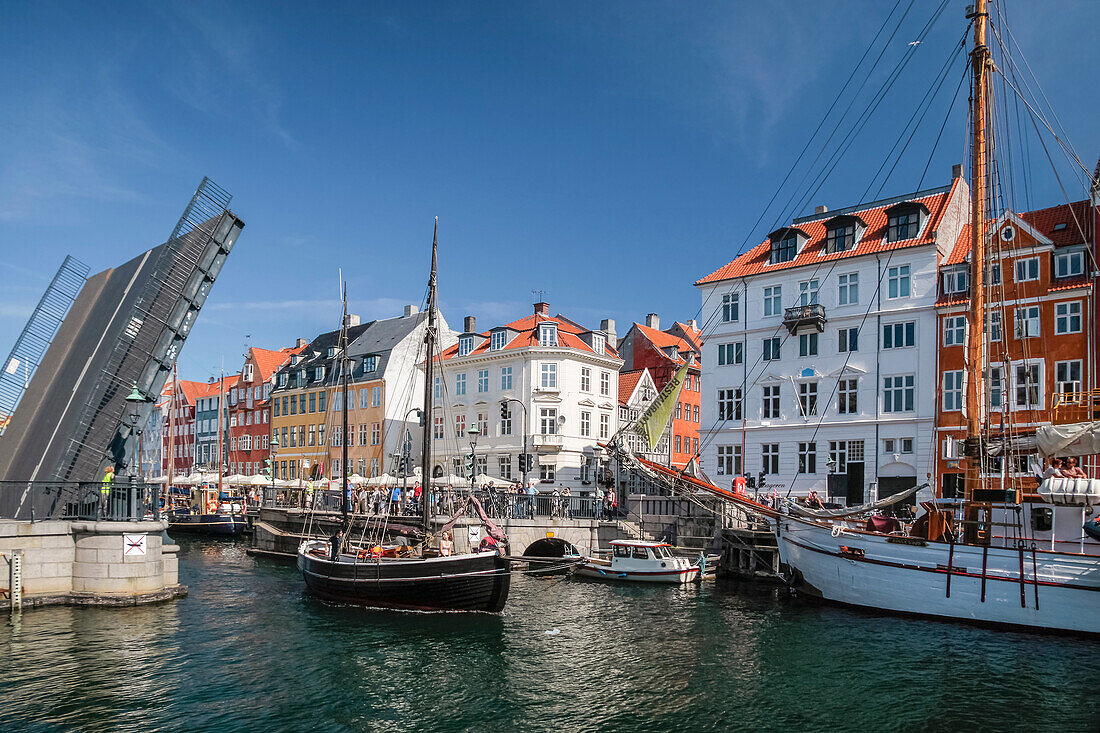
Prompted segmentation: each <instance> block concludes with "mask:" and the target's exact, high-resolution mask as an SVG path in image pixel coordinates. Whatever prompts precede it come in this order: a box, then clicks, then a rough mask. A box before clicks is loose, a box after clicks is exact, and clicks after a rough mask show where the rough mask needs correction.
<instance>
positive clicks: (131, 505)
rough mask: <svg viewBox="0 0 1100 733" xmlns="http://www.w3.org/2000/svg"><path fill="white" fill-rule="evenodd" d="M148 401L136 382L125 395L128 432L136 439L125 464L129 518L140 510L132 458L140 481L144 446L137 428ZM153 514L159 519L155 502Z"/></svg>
mask: <svg viewBox="0 0 1100 733" xmlns="http://www.w3.org/2000/svg"><path fill="white" fill-rule="evenodd" d="M148 401H149V400H148V398H147V397H146V396H145V395H143V394H142V393H141V390H139V389H138V388H137V383H136V382H135V383H134V386H133V389H131V390H130V394H128V395H127V396H126V411H127V417H128V421H129V423H130V434H131V435H134V434H136V435H137V439H138V444H137V455H136V456H131V458H130V463H129V465H127V469H128V470H127V473H128V474H129V475H128V479H129V482H128V483H129V490H128V491H127V494H128V495H127V497H126V501H127V504H128V507H127V512H126V514H127V517H128V518H130V519H135V518H140V516H139V515H138V511H139V510H140V507H139V505H138V501H137V486H135V485H134V484H135V481H134V479H135V476H134V463H133V462H134V459H135V458H136V459H137V462H138V476H137V479H138V480H137V483H141V476H140V474H141V451H142V448H143V447H144V446H143V445H142V435H141V433H142V431H141V430H139V429H138V420H140V419H141V406H142V405H144V404H145V403H146V402H148ZM153 516H154V517H155V518H157V519H160V511H159V508H158V507H156V505H155V503H154V507H153Z"/></svg>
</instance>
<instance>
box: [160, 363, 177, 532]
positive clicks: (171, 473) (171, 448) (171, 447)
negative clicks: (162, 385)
mask: <svg viewBox="0 0 1100 733" xmlns="http://www.w3.org/2000/svg"><path fill="white" fill-rule="evenodd" d="M179 392H180V383H179V377H178V376H177V374H176V364H175V362H173V363H172V399H171V401H170V402H169V403H168V462H167V464H166V465H167V470H166V471H165V472H164V475H165V476H166V477H167V480H166V481H165V482H164V510H165V511H168V509H169V508H170V507H171V500H172V479H173V478H175V476H176V429H175V424H174V423H175V417H176V407H177V405H179Z"/></svg>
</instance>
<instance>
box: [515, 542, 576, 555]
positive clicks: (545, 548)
mask: <svg viewBox="0 0 1100 733" xmlns="http://www.w3.org/2000/svg"><path fill="white" fill-rule="evenodd" d="M523 554H524V555H526V556H527V557H565V556H566V555H579V554H580V550H578V549H577V548H576V547H574V546H573V545H571V544H569V543H568V542H566V541H565V540H563V539H561V538H559V537H544V538H542V539H541V540H535V541H534V542H532V543H531V544H530V545H528V546H527V549H526V550H524V551H523Z"/></svg>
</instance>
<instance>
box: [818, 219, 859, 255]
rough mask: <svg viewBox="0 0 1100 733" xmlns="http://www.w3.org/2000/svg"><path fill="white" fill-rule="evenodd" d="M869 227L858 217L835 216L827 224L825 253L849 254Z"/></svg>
mask: <svg viewBox="0 0 1100 733" xmlns="http://www.w3.org/2000/svg"><path fill="white" fill-rule="evenodd" d="M866 228H867V225H866V224H864V223H863V220H862V219H860V218H859V217H858V216H852V215H845V216H834V217H833V218H832V219H830V220H829V221H827V222H825V252H826V253H827V254H833V253H836V252H847V251H848V250H850V249H853V248H854V247H855V246H856V242H857V241H859V237H860V235H861V234H863V231H864V230H865V229H866Z"/></svg>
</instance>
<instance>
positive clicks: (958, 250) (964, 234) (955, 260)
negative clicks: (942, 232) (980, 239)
mask: <svg viewBox="0 0 1100 733" xmlns="http://www.w3.org/2000/svg"><path fill="white" fill-rule="evenodd" d="M971 236H973V235H971V233H970V225H969V224H963V228H962V231H961V232H959V239H958V241H956V242H955V246H954V247H953V248H952V249H951V253H950V254H948V255H947V259H945V260H944V261H943V262H941V263H940V266H941V267H942V266H945V265H959V264H962V263H963V262H966V258H967V257H968V256H969V255H970V237H971Z"/></svg>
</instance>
